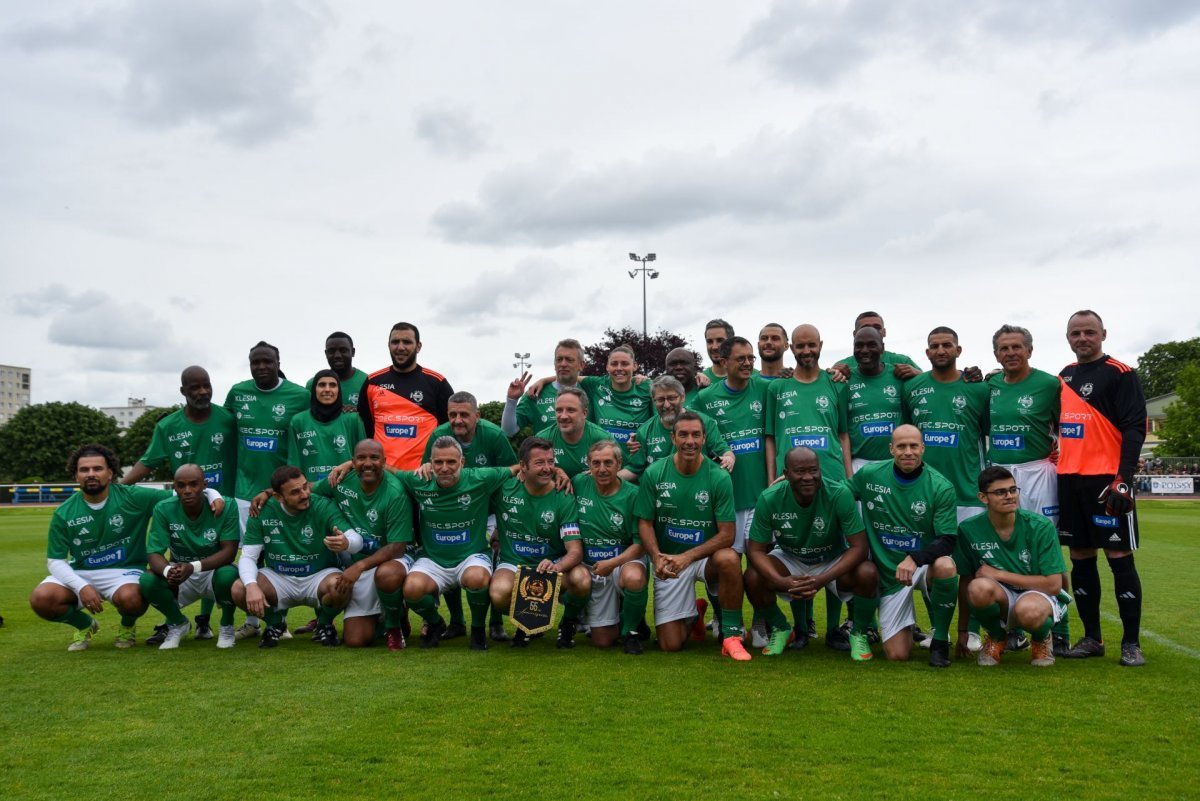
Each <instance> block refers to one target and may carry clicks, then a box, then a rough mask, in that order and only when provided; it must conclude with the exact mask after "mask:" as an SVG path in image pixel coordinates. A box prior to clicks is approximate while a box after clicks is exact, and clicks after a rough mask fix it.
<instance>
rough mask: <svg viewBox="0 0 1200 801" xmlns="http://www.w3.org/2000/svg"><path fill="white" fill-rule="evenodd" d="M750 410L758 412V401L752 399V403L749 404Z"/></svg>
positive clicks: (760, 405) (759, 404) (759, 408)
mask: <svg viewBox="0 0 1200 801" xmlns="http://www.w3.org/2000/svg"><path fill="white" fill-rule="evenodd" d="M750 411H752V412H754V413H755V414H758V413H759V412H761V411H762V404H761V403H759V402H758V401H754V402H753V403H751V404H750Z"/></svg>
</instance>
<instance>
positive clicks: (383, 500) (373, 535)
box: [312, 471, 413, 562]
mask: <svg viewBox="0 0 1200 801" xmlns="http://www.w3.org/2000/svg"><path fill="white" fill-rule="evenodd" d="M312 491H313V495H314V496H316V497H320V498H326V499H328V500H330V501H333V502H334V503H336V504H337V507H338V509H339V510H340V511H341V514H342V516H343V517H344V518H346V520H347V521H348V522H349V523H350V525H351V526H353V527H354V530H355V531H357V532H358V533H359V535H361V536H362V540H363V547H362V550H361V551H359V552H358V553H356V554H353V556H352V557H351V562H358V561H360V560H362V559H366V558H367V557H369V556H371V555H372V554H374V553H375V552H376V551H378V550H379V549H380V548H382V547H383V546H385V545H390V544H392V543H396V542H402V543H404V544H405V545H411V544H412V541H413V525H412V504H411V503H410V502H409V500H408V495H407V494H406V493H405V492H404V487H403V486H402V485H401V484H400V480H399V479H398V478H396V477H395V476H393V475H391V474H390V473H388V474H384V476H383V478H382V479H381V480H380V482H379V485H378V486H377V487H376V488H375V491H374V492H371V493H368V492H367V491H366V490H364V489H363V486H362V481H361V480H360V479H359V477H358V473H355V472H354V471H351V472H350V473H348V474H347V475H346V477H345V478H343V479H342V480H341V481H340V482H338V485H337V486H336V487H331V486H330V485H329V482H328V481H321V482H318V483H317V484H314V485H313V488H312Z"/></svg>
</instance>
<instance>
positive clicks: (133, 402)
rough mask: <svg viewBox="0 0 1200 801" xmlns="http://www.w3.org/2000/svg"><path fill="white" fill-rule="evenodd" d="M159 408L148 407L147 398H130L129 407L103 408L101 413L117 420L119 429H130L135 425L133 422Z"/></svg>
mask: <svg viewBox="0 0 1200 801" xmlns="http://www.w3.org/2000/svg"><path fill="white" fill-rule="evenodd" d="M157 408H158V407H157V406H147V405H146V399H145V398H130V399H129V405H128V406H101V407H100V411H102V412H104V413H105V414H107V415H108V416H109V417H111V418H112V419H114V420H116V421H117V428H129V427H130V426H131V425H133V421H135V420H137V419H138V418H139V417H141V416H142V415H143V414H145V413H146V412H148V411H150V410H151V409H157Z"/></svg>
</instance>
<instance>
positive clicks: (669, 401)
mask: <svg viewBox="0 0 1200 801" xmlns="http://www.w3.org/2000/svg"><path fill="white" fill-rule="evenodd" d="M684 352H685V353H686V351H684ZM688 355H689V357H690V354H688ZM693 361H694V360H693ZM684 394H685V393H684V388H683V384H681V383H679V381H678V380H676V379H675V377H674V376H670V375H660V376H659V377H658V378H656V379H654V381H652V382H651V384H650V397H651V398H652V400H653V402H654V409H655V411H656V412H657V414H655V416H654V417H651V418H650V419H649V420H647V421H646V422H644V423H642V426H641V428H639V429H638V430H637V441H638V443H639V444H640V445H641V447H640V448H639V449H638V452H637V453H635V454H633V455H632V456H630V457H629V466H628V467H627V468H624V469H623V470H622V471H621V477H622V478H623V479H625V480H626V481H636V480H637V477H638V476H640V475H641V474H642V473H643V472H644V471H645V470H646V467H648V466H649V465H651V464H654V463H655V462H656V461H658V460H659V459H665V458H666V457H668V456H670V455H671V454H672V453H674V452H675V443H674V441H673V440H672V439H671V429H672V428H673V427H674V426H675V420H676V419H677V418H678V416H679V413H680V412H682V411H683V404H684ZM698 414H699V413H698ZM700 417H701V420H702V421H703V422H704V430H705V431H706V432H707V439H706V440H705V443H704V450H705V455H706V456H707V457H708V458H710V459H716V460H718V461H719V462H720V463H721V467H722V468H723V469H725V470H727V471H732V470H733V465H734V456H733V451H731V450H729V445H728V444H727V443H726V442H725V439H724V438H723V437H722V436H721V432H720V431H719V430H718V428H717V424H716V423H715V422H713V420H712V418H710V417H708V415H704V414H701V415H700Z"/></svg>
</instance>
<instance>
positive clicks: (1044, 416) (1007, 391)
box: [987, 368, 1062, 464]
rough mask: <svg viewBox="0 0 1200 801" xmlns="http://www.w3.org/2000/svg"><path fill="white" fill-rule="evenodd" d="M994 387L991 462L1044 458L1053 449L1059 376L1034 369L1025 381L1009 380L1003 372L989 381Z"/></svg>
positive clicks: (989, 452) (990, 407) (990, 427)
mask: <svg viewBox="0 0 1200 801" xmlns="http://www.w3.org/2000/svg"><path fill="white" fill-rule="evenodd" d="M987 385H988V387H989V388H990V389H991V398H990V404H989V407H988V409H989V417H990V420H991V424H990V426H989V428H988V452H987V458H988V461H989V462H991V463H992V464H1021V463H1023V462H1033V461H1036V460H1038V459H1045V458H1046V457H1047V456H1049V455H1050V451H1051V450H1053V448H1054V433H1055V431H1056V430H1057V429H1058V411H1059V403H1060V397H1061V396H1060V395H1059V392H1060V389H1061V387H1062V385H1061V384H1060V383H1059V380H1058V378H1057V377H1056V376H1052V375H1050V374H1049V373H1047V372H1043V371H1042V370H1038V369H1036V368H1035V369H1034V370H1033V371H1032V372H1030V374H1029V375H1027V376H1026V377H1025V378H1024V380H1022V381H1018V382H1017V383H1015V384H1009V383H1006V382H1005V380H1004V373H997V374H996V375H994V376H992V377H991V378H989V379H988V381H987Z"/></svg>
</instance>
